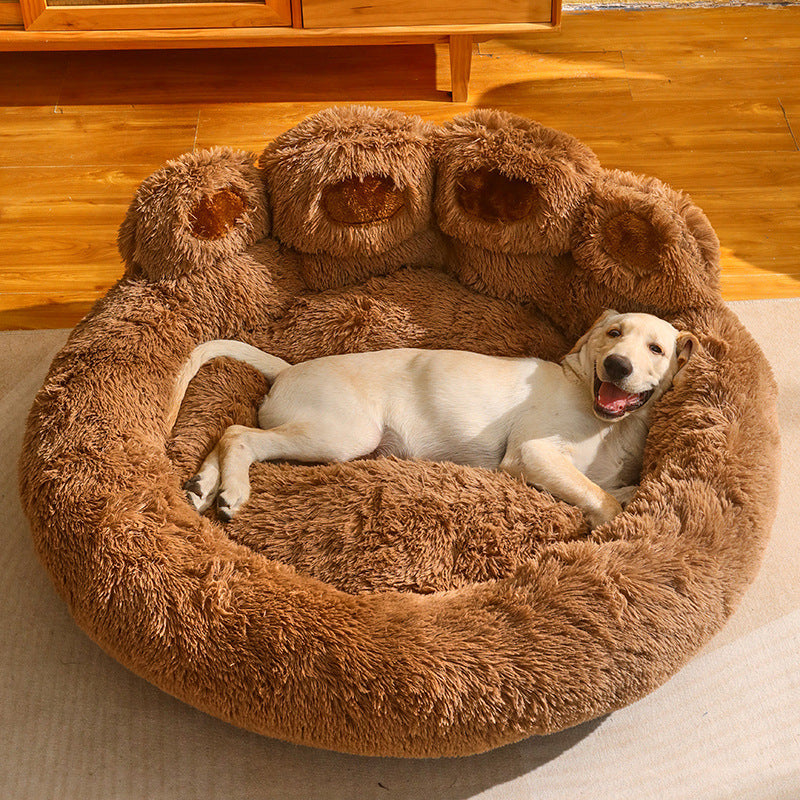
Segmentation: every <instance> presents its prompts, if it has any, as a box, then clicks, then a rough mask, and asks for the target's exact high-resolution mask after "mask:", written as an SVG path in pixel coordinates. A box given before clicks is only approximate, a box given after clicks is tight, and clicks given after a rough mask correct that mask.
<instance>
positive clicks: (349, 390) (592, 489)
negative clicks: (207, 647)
mask: <svg viewBox="0 0 800 800" xmlns="http://www.w3.org/2000/svg"><path fill="white" fill-rule="evenodd" d="M697 346H698V344H697V339H696V338H695V336H694V335H693V334H691V333H687V332H681V331H678V330H676V329H675V328H674V327H673V326H672V325H670V324H669V323H668V322H665V321H664V320H662V319H659V318H658V317H654V316H651V315H649V314H618V313H617V312H616V311H612V310H609V311H606V312H605V313H604V314H603V315H602V316H601V317H600V318H599V319H598V320H597V321H596V322H595V324H594V325H593V326H592V327H591V329H590V330H589V331H588V332H587V333H586V334H585V335H584V336H582V337H581V339H580V340H579V341H578V342H577V344H576V345H575V347H574V349H573V350H572V351H571V352H570V353H569V354H568V355H567V356H566V357H565V358H564V359H563V360H562V361H561V363H560V364H556V363H553V362H550V361H543V360H542V359H538V358H505V357H493V356H485V355H479V354H477V353H470V352H465V351H460V350H413V349H399V350H380V351H376V352H368V353H352V354H346V355H338V356H327V357H325V358H317V359H312V360H310V361H304V362H301V363H299V364H296V365H295V366H292V365H290V364H289V363H288V362H286V361H283V360H282V359H280V358H276V357H275V356H272V355H269V354H267V353H264V352H263V351H261V350H258V349H257V348H255V347H252V346H250V345H247V344H244V343H243V342H236V341H229V340H216V341H212V342H206V343H205V344H201V345H199V346H198V347H197V348H195V350H194V351H193V352H192V354H191V356H190V358H189V361H188V362H187V363H186V364H185V366H184V367H183V369H182V370H181V373H180V375H179V377H178V381H177V387H176V392H175V396H174V402H173V406H172V408H171V410H170V416H169V419H170V421H171V422H172V423H174V421H175V418H176V417H177V414H178V410H179V408H180V404H181V401H182V399H183V396H184V393H185V392H186V388H187V386H188V384H189V381H190V380H191V379H192V378H193V377H194V375H195V374H196V373H197V371H198V370H199V369H200V367H201V366H202V365H203V364H204V363H206V362H207V361H209V360H211V359H213V358H217V357H219V356H229V357H231V358H236V359H239V360H241V361H245V362H246V363H248V364H250V365H251V366H253V367H255V368H256V369H257V370H259V371H260V372H261V373H262V374H263V375H264V376H265V377H266V378H267V379H268V380H269V381H270V382H271V384H272V385H271V388H270V390H269V393H268V394H267V396H266V398H265V399H264V402H263V404H262V405H261V408H260V410H259V415H258V421H259V425H260V426H261V427H260V428H247V427H244V426H241V425H232V426H231V427H229V428H228V429H227V430H226V431H225V433H224V434H223V436H222V438H221V439H220V441H219V443H218V444H217V446H216V447H215V448H214V450H213V451H212V452H211V453H210V454H209V456H208V457H207V458H206V460H205V461H204V462H203V465H202V467H201V468H200V472H199V473H198V474H197V475H196V476H195V477H194V478H192V479H191V480H190V481H188V482H187V483H186V485H185V487H184V488H185V489H186V492H187V496H188V498H189V500H190V502H191V503H192V504H193V505H194V506H195V508H196V509H197V510H198V511H199V512H201V513H202V512H203V511H205V510H206V509H207V508H208V507H209V506H210V505H211V504H212V503H213V502H214V500H215V499H216V503H217V509H218V511H219V514H220V516H221V517H222V518H223V519H226V520H229V519H232V518H233V515H234V514H235V513H236V512H237V511H238V510H239V508H240V507H241V506H242V504H243V503H244V502H246V500H247V499H248V497H249V494H250V479H249V474H248V471H249V467H250V465H251V464H252V463H253V462H254V461H268V460H272V459H289V460H294V461H304V462H328V461H350V460H352V459H356V458H361V457H364V456H368V455H389V454H391V455H396V456H399V457H401V458H414V459H427V460H431V461H452V462H455V463H457V464H467V465H470V466H474V467H485V468H487V469H497V468H498V467H499V468H500V469H502V470H505V471H506V472H509V473H511V474H512V475H516V476H519V477H521V478H523V479H524V480H525V481H527V482H528V483H530V484H532V485H534V486H536V487H538V488H540V489H544V490H546V491H548V492H550V493H551V494H552V495H554V496H555V497H557V498H560V499H561V500H565V501H566V502H568V503H572V504H573V505H575V506H577V507H578V508H580V509H582V510H583V512H584V513H585V514H586V516H587V518H588V520H589V522H590V524H591V525H592V526H593V527H594V526H597V525H601V524H603V523H604V522H607V521H608V520H610V519H611V518H612V517H614V516H615V515H616V514H618V513H619V512H620V511H621V510H622V505H621V504H622V503H626V502H627V501H628V500H629V499H630V498H631V497H632V495H633V493H634V492H635V490H636V486H635V485H634V484H635V483H636V482H637V480H638V475H639V471H640V469H641V459H642V451H643V449H644V442H645V438H646V436H647V429H648V419H647V417H648V410H649V408H650V407H651V406H652V404H653V401H654V400H656V399H657V398H658V397H660V396H661V395H662V394H663V393H664V391H665V390H666V389H667V388H668V387H669V385H670V384H671V382H672V379H673V378H674V377H675V375H676V373H677V372H678V370H680V369H681V368H682V367H683V366H684V364H685V363H686V362H687V361H688V360H689V358H691V356H692V354H693V352H695V350H696V348H697Z"/></svg>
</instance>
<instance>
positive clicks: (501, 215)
mask: <svg viewBox="0 0 800 800" xmlns="http://www.w3.org/2000/svg"><path fill="white" fill-rule="evenodd" d="M456 198H457V199H458V203H459V205H460V206H461V208H462V209H463V210H464V212H465V213H467V214H469V215H470V216H472V217H477V218H479V219H482V220H485V221H486V222H500V223H504V224H506V225H507V224H509V223H512V222H519V221H520V220H523V219H525V218H526V217H530V216H531V215H533V214H534V213H535V210H536V207H537V204H538V203H539V192H538V191H537V189H536V187H535V186H534V185H533V184H531V183H529V182H528V181H525V180H522V179H521V178H509V177H508V176H506V175H503V173H502V172H499V171H498V170H496V169H489V168H488V167H479V168H478V169H473V170H465V171H464V172H462V173H460V174H459V176H458V179H457V181H456Z"/></svg>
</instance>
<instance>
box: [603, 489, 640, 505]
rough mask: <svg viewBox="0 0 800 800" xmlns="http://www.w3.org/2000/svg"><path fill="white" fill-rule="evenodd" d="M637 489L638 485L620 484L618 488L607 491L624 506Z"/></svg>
mask: <svg viewBox="0 0 800 800" xmlns="http://www.w3.org/2000/svg"><path fill="white" fill-rule="evenodd" d="M638 491H639V487H638V486H620V488H619V489H610V490H609V492H608V493H609V494H610V495H611V496H612V497H613V498H614V499H615V500H616V501H617V502H619V503H621V504H622V507H623V508H625V506H627V505H628V503H630V501H631V500H633V498H634V497H635V495H636V492H638Z"/></svg>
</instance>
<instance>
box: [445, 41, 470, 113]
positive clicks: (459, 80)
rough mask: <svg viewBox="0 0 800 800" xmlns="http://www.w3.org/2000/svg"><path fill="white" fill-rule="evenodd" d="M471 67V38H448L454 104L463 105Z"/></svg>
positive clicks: (467, 92)
mask: <svg viewBox="0 0 800 800" xmlns="http://www.w3.org/2000/svg"><path fill="white" fill-rule="evenodd" d="M471 66H472V37H471V36H468V35H467V36H464V35H461V34H459V35H458V36H451V37H450V86H451V89H452V92H453V102H454V103H465V102H466V101H467V95H468V94H469V71H470V67H471Z"/></svg>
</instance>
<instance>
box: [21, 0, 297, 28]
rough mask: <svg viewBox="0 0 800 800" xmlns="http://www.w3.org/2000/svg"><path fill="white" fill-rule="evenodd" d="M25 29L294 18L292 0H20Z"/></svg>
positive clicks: (237, 23) (263, 22) (261, 22)
mask: <svg viewBox="0 0 800 800" xmlns="http://www.w3.org/2000/svg"><path fill="white" fill-rule="evenodd" d="M20 4H21V5H22V18H23V21H24V23H25V28H26V29H27V30H39V31H62V30H137V29H141V30H147V29H152V28H231V27H234V28H252V27H262V26H272V25H284V26H288V25H291V24H292V11H291V0H249V2H248V0H208V1H207V2H204V0H160V2H158V3H154V2H152V0H20Z"/></svg>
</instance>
